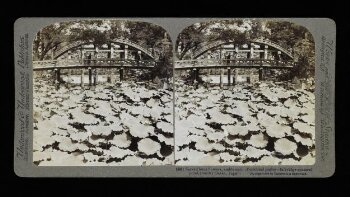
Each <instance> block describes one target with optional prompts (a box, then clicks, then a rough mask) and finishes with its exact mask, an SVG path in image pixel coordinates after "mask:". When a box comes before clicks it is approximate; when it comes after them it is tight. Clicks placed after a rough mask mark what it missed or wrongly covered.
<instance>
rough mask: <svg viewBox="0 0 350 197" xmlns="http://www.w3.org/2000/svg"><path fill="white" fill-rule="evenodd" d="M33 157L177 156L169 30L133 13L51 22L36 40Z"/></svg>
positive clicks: (162, 161) (129, 160)
mask: <svg viewBox="0 0 350 197" xmlns="http://www.w3.org/2000/svg"><path fill="white" fill-rule="evenodd" d="M32 56H33V117H34V125H33V163H34V164H35V165H38V166H113V165H118V166H150V165H172V164H174V133H173V84H172V81H173V79H172V76H173V73H172V72H173V64H172V62H173V60H172V57H173V56H172V42H171V39H170V37H169V35H168V34H167V32H166V31H165V30H164V29H163V28H161V27H160V26H157V25H155V24H151V23H146V22H138V21H129V20H79V21H67V22H59V23H55V24H51V25H49V26H46V27H44V28H43V29H41V30H40V31H39V32H38V33H37V35H36V37H35V39H34V40H33V54H32Z"/></svg>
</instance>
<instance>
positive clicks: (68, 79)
mask: <svg viewBox="0 0 350 197" xmlns="http://www.w3.org/2000/svg"><path fill="white" fill-rule="evenodd" d="M71 75H72V70H71V69H68V75H67V87H68V88H70V85H71Z"/></svg>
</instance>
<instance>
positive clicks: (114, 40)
mask: <svg viewBox="0 0 350 197" xmlns="http://www.w3.org/2000/svg"><path fill="white" fill-rule="evenodd" d="M110 41H111V42H121V43H124V44H127V45H129V46H132V47H134V48H137V49H139V50H141V51H142V52H144V53H146V54H147V55H148V56H150V57H152V58H154V55H153V54H152V50H150V49H148V47H147V46H145V45H141V44H138V43H136V42H133V41H131V40H129V39H125V38H115V39H111V40H110ZM88 43H90V42H88V41H81V40H78V41H74V42H72V43H69V44H68V45H65V46H62V47H61V48H60V49H58V50H56V51H55V57H57V56H58V55H60V54H63V53H64V52H65V51H67V50H69V49H70V48H74V47H76V46H79V45H82V44H88Z"/></svg>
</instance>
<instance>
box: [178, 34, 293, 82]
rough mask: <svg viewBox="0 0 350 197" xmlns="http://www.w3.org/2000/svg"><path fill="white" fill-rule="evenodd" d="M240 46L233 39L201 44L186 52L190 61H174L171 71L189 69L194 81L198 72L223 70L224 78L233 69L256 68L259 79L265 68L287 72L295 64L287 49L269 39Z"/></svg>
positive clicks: (256, 40)
mask: <svg viewBox="0 0 350 197" xmlns="http://www.w3.org/2000/svg"><path fill="white" fill-rule="evenodd" d="M244 45H245V47H244ZM244 45H242V44H237V43H236V42H235V41H234V40H229V41H224V40H218V41H214V42H204V43H202V44H200V45H199V47H197V49H196V50H194V51H191V52H190V54H189V56H190V57H191V59H186V60H178V61H175V65H174V67H175V70H191V71H192V72H194V74H193V76H195V78H194V79H198V76H199V70H202V69H221V70H222V69H227V74H228V78H230V75H231V71H232V70H234V69H236V68H239V69H258V70H259V79H260V80H262V79H263V78H264V73H265V71H266V70H267V69H287V70H290V69H292V68H293V67H294V65H295V61H294V59H295V58H294V55H293V53H292V52H291V50H290V49H286V48H285V47H282V46H281V45H279V44H278V43H275V42H273V41H271V40H267V39H262V38H259V39H253V40H250V41H248V43H246V44H244ZM249 46H250V47H249ZM227 54H228V56H226V55H227ZM242 54H243V55H242ZM213 56H215V57H213ZM228 83H229V84H230V79H229V80H228Z"/></svg>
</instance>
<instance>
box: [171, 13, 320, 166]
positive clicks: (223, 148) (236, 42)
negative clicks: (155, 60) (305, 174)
mask: <svg viewBox="0 0 350 197" xmlns="http://www.w3.org/2000/svg"><path fill="white" fill-rule="evenodd" d="M174 88H175V164H176V165H194V166H195V165H206V166H217V165H313V164H314V163H315V154H316V152H315V94H314V92H315V43H314V40H313V37H312V34H311V33H310V32H309V31H308V30H307V29H306V28H305V27H302V26H300V25H297V24H295V23H291V22H287V21H283V20H268V19H234V20H211V21H206V22H201V23H196V24H193V25H191V26H189V27H187V28H185V29H184V30H183V31H182V32H181V33H180V34H179V36H178V38H177V41H176V59H175V64H174Z"/></svg>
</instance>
